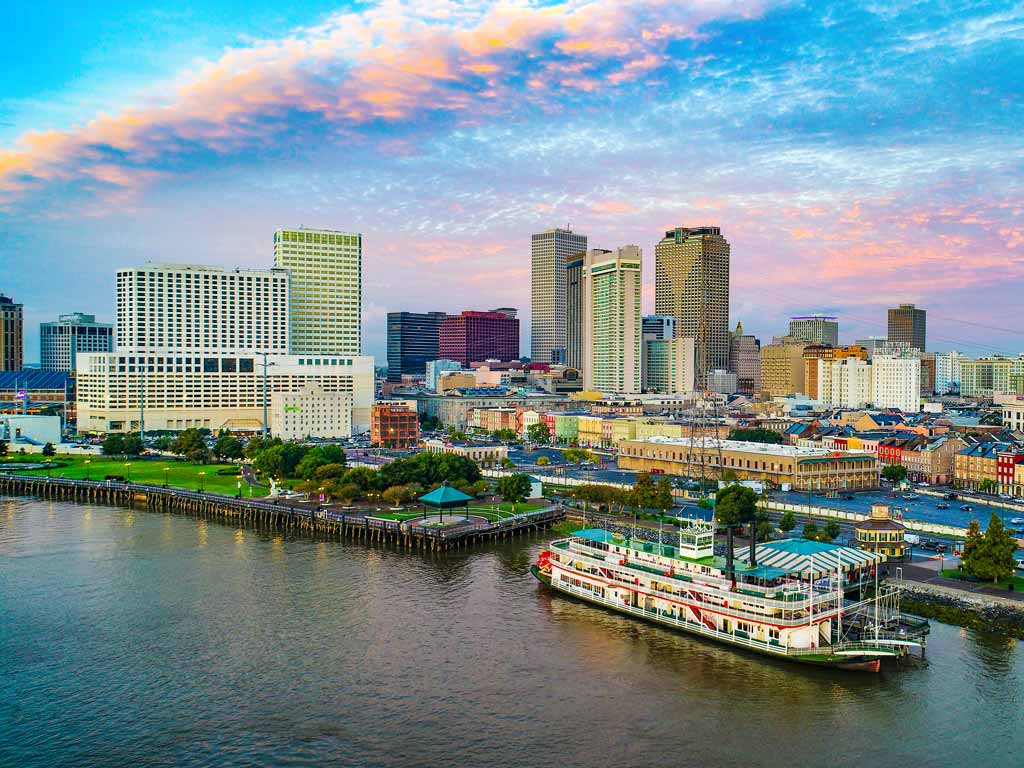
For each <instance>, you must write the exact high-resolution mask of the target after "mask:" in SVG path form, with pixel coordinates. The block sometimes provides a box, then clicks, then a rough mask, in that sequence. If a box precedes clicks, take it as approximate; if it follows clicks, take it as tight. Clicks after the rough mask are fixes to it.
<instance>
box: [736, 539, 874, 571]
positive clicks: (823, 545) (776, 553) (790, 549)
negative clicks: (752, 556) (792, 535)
mask: <svg viewBox="0 0 1024 768" xmlns="http://www.w3.org/2000/svg"><path fill="white" fill-rule="evenodd" d="M749 550H750V548H749V547H742V548H740V549H737V550H736V557H737V559H740V560H746V559H747V557H748V556H749ZM884 559H885V558H883V557H882V556H881V555H876V554H874V553H872V552H868V551H866V550H863V549H854V548H853V547H844V546H842V545H840V544H829V543H827V542H823V541H811V540H809V539H780V540H778V541H767V542H764V543H760V544H758V545H757V562H758V564H759V565H765V566H768V567H770V568H780V569H782V570H784V571H786V572H787V573H799V574H801V575H802V576H806V577H811V578H818V577H819V576H821V575H823V574H827V573H831V572H834V571H836V570H837V569H838V568H840V567H842V569H843V571H844V572H848V571H852V570H855V569H858V568H869V567H871V566H873V565H876V564H877V563H880V562H882V561H883V560H884Z"/></svg>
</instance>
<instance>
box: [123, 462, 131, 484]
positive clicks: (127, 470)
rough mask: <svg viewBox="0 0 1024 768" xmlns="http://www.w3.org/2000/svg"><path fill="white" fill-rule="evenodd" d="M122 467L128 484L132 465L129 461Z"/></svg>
mask: <svg viewBox="0 0 1024 768" xmlns="http://www.w3.org/2000/svg"><path fill="white" fill-rule="evenodd" d="M124 466H125V470H126V474H127V477H128V482H129V483H130V482H131V481H132V463H131V462H130V461H126V462H125V463H124Z"/></svg>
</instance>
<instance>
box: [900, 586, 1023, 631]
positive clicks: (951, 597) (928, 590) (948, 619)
mask: <svg viewBox="0 0 1024 768" xmlns="http://www.w3.org/2000/svg"><path fill="white" fill-rule="evenodd" d="M899 585H900V587H901V589H902V593H901V595H900V608H901V609H902V610H903V611H905V612H906V613H912V614H915V615H917V616H923V617H925V618H926V619H934V620H935V621H941V622H943V623H945V624H953V625H955V626H958V627H965V628H967V629H977V630H982V631H985V632H998V633H1001V634H1005V635H1009V636H1010V637H1013V638H1016V639H1018V640H1024V605H1022V604H1020V603H1015V602H1013V601H1011V600H1005V599H999V598H993V597H989V596H984V597H983V596H980V595H970V594H966V593H959V592H956V591H954V590H951V589H947V588H945V587H938V586H935V585H929V584H916V583H912V582H899Z"/></svg>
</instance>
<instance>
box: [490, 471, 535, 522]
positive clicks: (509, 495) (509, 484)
mask: <svg viewBox="0 0 1024 768" xmlns="http://www.w3.org/2000/svg"><path fill="white" fill-rule="evenodd" d="M532 487H533V484H532V483H531V482H530V476H529V475H524V474H522V473H516V474H513V475H505V476H504V477H501V478H498V495H499V496H501V498H503V499H504V500H505V501H507V502H508V503H509V504H511V505H512V511H513V512H515V511H516V504H518V503H520V502H522V501H526V499H527V498H528V497H529V495H530V489H531V488H532Z"/></svg>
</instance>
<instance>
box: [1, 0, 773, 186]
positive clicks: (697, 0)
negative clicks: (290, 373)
mask: <svg viewBox="0 0 1024 768" xmlns="http://www.w3.org/2000/svg"><path fill="white" fill-rule="evenodd" d="M767 5H768V2H767V0H765V1H764V2H759V3H756V4H755V5H754V6H753V7H749V6H748V7H745V8H744V9H743V11H742V14H740V13H739V12H737V11H735V10H732V9H730V8H728V7H726V6H724V5H720V4H718V3H706V2H703V1H702V0H689V1H688V2H668V1H667V0H636V2H631V3H625V2H621V0H568V1H567V2H565V3H564V4H562V5H558V6H545V7H536V6H530V5H508V4H505V3H495V4H492V5H491V6H490V7H488V8H487V9H486V10H485V11H484V12H482V13H480V12H475V9H474V12H472V13H471V12H470V11H469V10H468V9H467V8H466V7H464V6H461V5H454V4H450V3H444V2H427V3H415V4H414V3H403V2H386V3H382V4H381V5H379V6H375V7H372V8H370V9H368V10H363V11H359V12H345V13H340V14H337V15H335V16H333V17H331V18H329V19H328V20H327V21H326V22H324V23H323V24H321V25H320V26H317V27H312V28H306V29H301V30H299V31H297V32H295V33H294V34H292V35H290V36H288V37H286V38H283V39H279V40H270V41H266V42H263V43H260V44H257V45H253V46H251V47H249V48H241V49H232V50H229V51H227V52H225V53H224V54H223V55H222V56H221V57H220V58H219V59H217V60H215V61H210V62H207V63H205V64H202V65H201V66H199V67H197V68H196V69H195V70H194V71H191V72H187V73H183V74H182V75H181V76H180V77H179V78H178V79H177V80H176V81H175V82H173V83H171V84H169V85H161V86H159V87H155V88H154V89H153V92H154V93H161V94H164V93H166V94H168V95H167V97H166V99H165V100H163V101H161V102H159V103H155V104H142V105H137V106H133V107H128V108H125V109H124V110H123V111H121V112H119V113H116V114H112V115H101V116H97V117H96V118H94V119H92V120H90V121H88V122H86V123H84V124H82V125H78V126H75V127H73V128H69V129H66V130H63V131H49V132H45V133H34V132H30V133H26V134H24V135H22V136H21V137H20V138H19V140H18V141H17V143H16V146H15V147H13V148H10V149H7V150H4V151H0V206H4V205H11V204H13V203H15V202H17V201H18V200H19V199H21V198H22V197H23V196H25V195H26V194H28V193H30V192H31V191H32V190H33V189H39V188H41V187H45V186H46V185H49V184H57V185H61V184H75V185H80V186H82V187H84V188H85V189H86V190H89V191H93V192H97V193H99V192H103V191H105V190H109V189H110V188H119V189H129V190H130V189H135V188H138V187H141V186H144V185H145V184H147V183H148V182H150V181H151V180H152V178H153V176H152V175H151V174H152V171H150V175H147V172H146V171H140V169H141V168H145V167H147V166H149V167H151V168H152V169H154V170H158V171H159V172H160V173H161V174H162V175H168V176H170V175H173V174H174V172H175V170H174V169H175V168H176V167H179V166H180V165H182V164H184V163H187V160H188V158H189V155H190V153H196V152H197V151H198V152H202V150H203V149H206V150H212V151H213V152H215V153H217V154H219V155H222V156H225V157H230V156H231V155H233V154H234V153H237V152H241V151H243V150H246V149H251V148H255V147H258V148H260V149H267V150H270V149H273V148H275V147H276V146H279V145H280V144H281V141H282V140H286V141H287V140H294V136H293V135H292V131H291V126H290V125H289V115H290V114H292V113H295V112H299V113H303V114H306V115H311V116H317V117H319V118H321V119H322V121H323V125H325V126H327V128H326V130H328V131H329V135H328V137H327V139H328V140H331V139H334V140H341V139H347V140H358V138H357V137H358V133H357V132H358V131H359V130H360V129H361V127H362V126H364V125H366V124H367V123H368V122H369V121H375V120H384V121H390V122H401V121H410V120H412V119H414V118H415V117H416V116H417V115H419V114H420V113H424V112H447V113H448V114H450V115H451V116H453V117H454V118H455V119H456V120H457V121H459V120H468V121H470V122H475V121H478V120H480V119H481V116H482V115H491V116H494V115H496V114H498V113H499V111H502V110H508V109H510V107H509V105H511V104H516V103H517V101H519V100H520V98H521V94H514V93H512V91H513V89H515V88H516V86H515V84H514V83H515V82H517V81H525V82H526V83H527V92H526V93H527V94H529V96H528V98H530V99H532V100H533V102H534V103H536V104H537V105H539V106H542V108H543V104H544V102H545V101H549V100H550V99H551V98H552V96H553V95H554V94H553V93H552V91H551V89H552V87H557V88H562V89H570V90H574V91H576V90H582V91H596V90H599V89H601V88H606V87H613V86H615V85H616V84H621V83H625V82H628V81H630V80H634V79H636V78H638V77H640V76H641V75H643V74H644V73H647V72H650V71H652V70H654V69H657V68H658V67H659V66H661V65H662V63H663V56H662V52H663V49H664V47H665V46H666V45H667V44H668V43H669V42H670V41H671V40H672V39H675V38H678V37H681V36H692V35H693V34H694V30H696V29H698V28H699V27H700V26H701V25H702V24H705V23H707V22H709V21H712V20H716V19H723V18H740V17H743V18H746V17H748V16H750V15H757V14H759V13H761V12H763V10H764V8H765V7H766V6H767ZM438 19H450V20H452V21H451V22H450V23H448V24H446V25H439V24H437V23H436V21H437V20H438ZM552 46H553V47H552ZM552 57H555V58H557V59H558V65H553V59H552ZM597 62H604V63H609V64H611V65H613V66H614V72H613V74H612V75H611V76H609V77H606V78H603V79H602V78H598V77H591V76H587V75H584V74H583V73H584V71H585V70H587V69H588V68H589V67H590V66H592V65H593V64H594V63H597ZM559 66H561V67H562V69H561V70H560V69H559ZM480 75H487V76H488V83H487V85H488V87H487V88H486V89H485V90H481V91H480V92H475V91H474V87H475V86H476V85H478V84H479V77H480ZM517 78H518V80H517ZM93 166H97V167H98V170H93Z"/></svg>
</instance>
